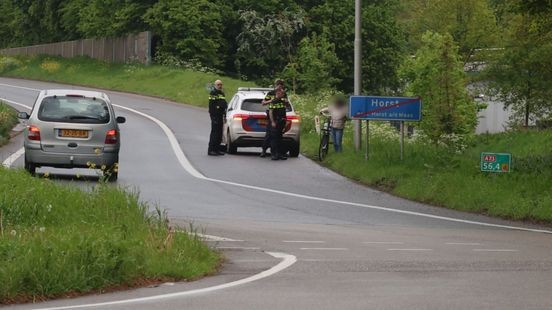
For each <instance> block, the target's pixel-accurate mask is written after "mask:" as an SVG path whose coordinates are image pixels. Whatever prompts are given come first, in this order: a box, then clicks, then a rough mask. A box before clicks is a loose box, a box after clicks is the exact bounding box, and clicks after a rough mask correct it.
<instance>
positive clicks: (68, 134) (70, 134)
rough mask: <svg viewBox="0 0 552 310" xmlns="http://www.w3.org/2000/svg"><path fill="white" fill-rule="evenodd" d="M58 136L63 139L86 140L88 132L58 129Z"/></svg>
mask: <svg viewBox="0 0 552 310" xmlns="http://www.w3.org/2000/svg"><path fill="white" fill-rule="evenodd" d="M59 136H60V137H65V138H88V131H87V130H76V129H60V131H59Z"/></svg>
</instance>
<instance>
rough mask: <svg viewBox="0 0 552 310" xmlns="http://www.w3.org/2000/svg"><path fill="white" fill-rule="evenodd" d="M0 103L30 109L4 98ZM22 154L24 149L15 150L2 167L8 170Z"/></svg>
mask: <svg viewBox="0 0 552 310" xmlns="http://www.w3.org/2000/svg"><path fill="white" fill-rule="evenodd" d="M0 85H4V84H0ZM0 101H4V102H7V103H11V104H13V105H17V106H20V107H22V108H24V109H29V110H30V109H31V107H29V106H27V105H25V104H22V103H19V102H15V101H13V100H9V99H6V98H0ZM23 154H25V149H24V148H20V149H19V150H17V151H16V152H15V153H13V154H12V155H10V156H9V157H8V158H7V159H6V160H4V162H2V166H4V167H6V168H10V167H11V166H12V165H13V164H14V163H15V162H16V161H17V160H18V159H19V157H21V156H23Z"/></svg>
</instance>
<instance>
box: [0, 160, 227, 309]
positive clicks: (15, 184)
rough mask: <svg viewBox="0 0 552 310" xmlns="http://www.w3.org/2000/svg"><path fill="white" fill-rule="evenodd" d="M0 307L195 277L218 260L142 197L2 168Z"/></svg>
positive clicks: (0, 177) (0, 183)
mask: <svg viewBox="0 0 552 310" xmlns="http://www.w3.org/2000/svg"><path fill="white" fill-rule="evenodd" d="M0 193H1V194H0V261H1V262H2V263H1V264H0V283H1V285H0V303H4V304H6V303H14V302H25V301H37V300H45V299H49V298H54V297H59V296H74V295H79V294H82V293H86V292H94V291H96V292H97V291H101V290H106V289H107V290H108V289H110V288H115V287H132V286H136V285H140V284H141V283H151V281H164V280H170V281H179V280H190V279H196V278H199V277H202V276H205V275H208V274H210V273H213V272H214V271H216V269H217V268H218V266H219V264H220V261H221V257H220V256H219V254H218V253H215V252H213V251H211V250H210V249H209V248H208V247H207V246H206V245H205V244H204V243H202V242H201V240H199V239H198V238H196V237H194V236H191V235H189V234H185V233H175V232H173V231H172V230H171V229H170V228H169V226H168V220H167V218H166V216H165V214H163V212H161V211H160V210H157V212H155V213H149V212H148V206H147V205H145V204H143V203H141V202H139V200H138V195H137V194H133V193H130V192H125V191H121V190H119V189H116V188H113V187H110V186H106V185H103V184H100V185H98V186H97V187H95V189H94V190H93V191H91V192H83V191H81V190H78V189H75V188H71V187H64V186H61V185H58V184H55V183H54V182H51V181H49V180H44V179H37V178H33V177H30V176H29V175H28V174H27V173H25V172H23V171H14V170H8V169H4V168H1V167H0Z"/></svg>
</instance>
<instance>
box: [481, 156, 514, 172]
mask: <svg viewBox="0 0 552 310" xmlns="http://www.w3.org/2000/svg"><path fill="white" fill-rule="evenodd" d="M511 169H512V154H508V153H481V171H483V172H498V173H503V172H510V170H511Z"/></svg>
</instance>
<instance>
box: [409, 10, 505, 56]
mask: <svg viewBox="0 0 552 310" xmlns="http://www.w3.org/2000/svg"><path fill="white" fill-rule="evenodd" d="M404 11H405V12H404V13H403V15H404V16H403V20H404V22H403V24H404V25H405V27H406V28H407V29H409V34H410V35H409V42H410V46H411V48H412V50H415V49H417V48H419V47H420V46H419V43H420V42H421V36H422V35H423V34H425V33H426V32H427V31H432V32H437V33H440V34H446V33H449V34H451V35H452V37H453V38H454V41H455V42H456V44H458V46H459V52H460V54H461V55H462V56H463V60H464V63H466V62H468V60H469V58H470V57H471V56H472V55H473V53H474V51H475V50H476V49H480V48H491V47H495V45H496V44H497V43H498V42H499V35H498V32H499V30H498V27H497V22H496V16H495V14H494V12H493V9H492V7H491V6H490V5H489V2H488V0H416V1H407V3H405V7H404Z"/></svg>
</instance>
